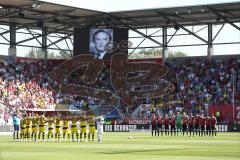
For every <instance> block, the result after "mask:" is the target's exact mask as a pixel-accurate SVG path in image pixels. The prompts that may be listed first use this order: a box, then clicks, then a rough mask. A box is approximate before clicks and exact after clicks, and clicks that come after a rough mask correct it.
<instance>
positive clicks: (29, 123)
mask: <svg viewBox="0 0 240 160" xmlns="http://www.w3.org/2000/svg"><path fill="white" fill-rule="evenodd" d="M25 120H26V121H25V122H26V137H27V140H28V141H29V140H30V137H31V132H32V117H31V113H29V114H28V115H27V117H26V118H25Z"/></svg>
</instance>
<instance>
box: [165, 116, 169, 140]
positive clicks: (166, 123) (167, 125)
mask: <svg viewBox="0 0 240 160" xmlns="http://www.w3.org/2000/svg"><path fill="white" fill-rule="evenodd" d="M164 127H165V128H164V129H165V136H166V135H169V118H168V115H167V114H165V118H164Z"/></svg>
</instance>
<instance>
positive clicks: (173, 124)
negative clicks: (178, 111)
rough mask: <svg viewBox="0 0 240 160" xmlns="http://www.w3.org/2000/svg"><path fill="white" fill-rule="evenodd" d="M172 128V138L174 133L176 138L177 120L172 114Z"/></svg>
mask: <svg viewBox="0 0 240 160" xmlns="http://www.w3.org/2000/svg"><path fill="white" fill-rule="evenodd" d="M170 126H171V136H172V132H174V136H176V119H175V115H174V114H172V116H171V118H170Z"/></svg>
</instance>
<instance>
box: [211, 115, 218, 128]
mask: <svg viewBox="0 0 240 160" xmlns="http://www.w3.org/2000/svg"><path fill="white" fill-rule="evenodd" d="M216 124H217V119H216V117H211V125H212V126H215V125H216Z"/></svg>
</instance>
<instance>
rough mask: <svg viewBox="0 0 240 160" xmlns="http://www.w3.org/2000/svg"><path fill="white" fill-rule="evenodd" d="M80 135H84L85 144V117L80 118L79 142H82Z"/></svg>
mask: <svg viewBox="0 0 240 160" xmlns="http://www.w3.org/2000/svg"><path fill="white" fill-rule="evenodd" d="M82 135H84V140H85V142H87V118H86V116H85V115H83V116H82V117H81V118H80V142H81V141H82Z"/></svg>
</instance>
